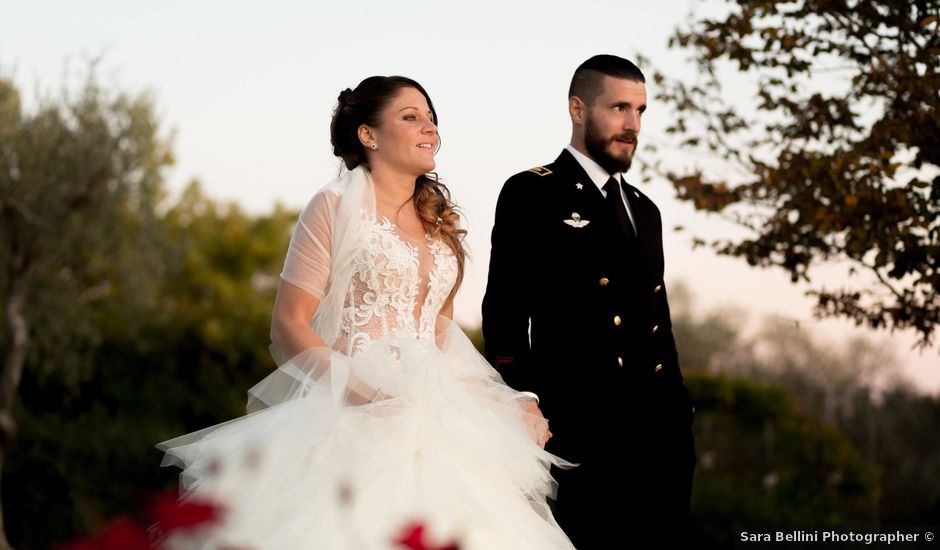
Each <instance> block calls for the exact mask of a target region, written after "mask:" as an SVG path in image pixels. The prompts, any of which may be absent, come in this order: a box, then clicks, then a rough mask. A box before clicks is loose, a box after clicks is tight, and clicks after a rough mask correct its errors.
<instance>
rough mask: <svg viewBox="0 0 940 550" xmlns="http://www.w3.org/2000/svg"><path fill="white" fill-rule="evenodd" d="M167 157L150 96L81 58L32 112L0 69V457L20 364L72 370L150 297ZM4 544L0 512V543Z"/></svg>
mask: <svg viewBox="0 0 940 550" xmlns="http://www.w3.org/2000/svg"><path fill="white" fill-rule="evenodd" d="M171 162H172V157H171V156H170V154H169V148H168V145H167V143H166V142H165V141H164V140H163V139H161V138H160V137H159V136H158V128H157V123H156V121H155V118H154V115H153V106H152V102H151V100H150V98H149V97H148V96H147V95H146V94H143V95H140V96H137V97H131V96H128V95H125V94H112V93H109V92H107V91H105V90H103V89H102V88H100V87H99V86H98V85H97V83H96V80H95V75H94V67H93V66H92V68H91V69H90V70H89V74H88V76H87V79H86V80H85V82H84V85H83V87H82V89H81V90H80V92H79V93H78V95H77V97H71V95H70V94H69V93H67V92H63V93H62V96H61V98H59V99H57V100H54V101H52V100H43V101H42V102H41V104H40V105H39V106H38V107H37V108H36V110H35V112H32V113H25V112H24V111H23V109H22V106H21V103H20V94H19V92H18V90H17V88H16V86H15V85H14V84H13V82H12V81H11V80H9V79H5V78H3V77H0V304H2V306H3V320H2V323H3V329H4V333H3V365H2V369H3V370H2V371H0V467H2V464H3V459H4V458H6V455H7V453H8V451H9V449H10V444H11V441H12V440H13V437H14V434H15V433H16V429H17V426H16V421H15V420H14V414H13V413H14V406H15V405H16V398H17V393H18V390H19V386H20V381H21V380H22V378H23V369H24V366H25V365H26V364H27V363H28V362H29V363H32V364H34V365H36V366H37V368H38V369H39V370H40V371H41V372H40V373H39V375H40V376H52V375H54V374H55V375H61V376H63V378H64V379H69V380H73V381H78V380H80V379H81V378H82V377H83V376H87V373H88V367H89V365H90V364H91V363H90V357H91V350H93V349H94V347H95V344H96V343H97V342H99V341H100V336H101V334H102V327H103V326H105V325H107V324H109V323H112V324H120V323H121V322H122V320H127V319H133V318H135V315H134V313H135V309H139V308H141V307H143V306H144V305H145V303H146V302H147V301H148V300H151V299H154V298H155V296H156V294H155V293H154V292H152V290H153V288H152V282H153V280H154V279H153V274H155V273H159V272H160V264H159V258H160V254H158V253H155V250H154V247H155V246H157V245H158V243H159V240H160V239H159V236H158V234H157V232H156V230H155V229H154V227H155V224H154V214H153V213H154V211H155V209H154V205H155V203H156V202H157V201H158V200H159V199H160V197H161V193H162V182H163V176H162V172H163V170H164V168H165V167H167V166H168V165H169V164H171ZM118 298H119V299H118ZM94 304H102V307H98V308H90V307H88V306H89V305H94ZM112 304H115V305H116V304H120V307H110V305H112ZM89 311H95V312H97V314H98V315H99V316H100V317H98V318H88V317H87V316H86V314H87V313H88V312H89ZM0 518H2V513H0ZM9 547H10V546H9V542H8V541H7V538H6V531H5V529H4V525H3V522H2V519H0V549H7V548H9Z"/></svg>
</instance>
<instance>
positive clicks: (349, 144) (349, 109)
mask: <svg viewBox="0 0 940 550" xmlns="http://www.w3.org/2000/svg"><path fill="white" fill-rule="evenodd" d="M402 88H414V89H416V90H418V91H419V92H421V94H422V95H423V96H424V98H425V99H426V100H427V102H428V107H430V108H431V115H432V116H433V117H434V123H435V124H437V123H438V120H437V111H436V110H434V103H432V102H431V96H429V95H428V93H427V92H426V91H425V89H424V87H422V86H421V85H420V84H418V83H417V82H415V81H414V80H412V79H410V78H407V77H404V76H370V77H369V78H367V79H365V80H363V81H362V82H360V83H359V85H358V86H356V89H354V90H350V89H349V88H346V89H345V90H343V91H342V92H340V93H339V98H338V104H337V105H336V110H335V111H333V120H332V121H331V122H330V143H331V144H332V145H333V154H334V155H336V156H338V157H340V158H342V159H343V163H344V164H345V165H346V168H347V169H349V170H352V169H353V168H356V167H357V166H360V165H363V166H365V167H367V168H368V167H369V163H368V159H367V158H366V151H365V147H364V146H363V145H362V142H361V141H359V136H358V131H359V126H361V125H363V124H365V125H368V126H373V127H378V126H379V125H380V120H379V115H380V113H381V112H382V110H383V109H384V108H385V107H386V106H387V105H388V104H389V103H390V102H391V101H392V99H393V98H394V97H395V96H396V95H397V94H398V92H399V90H401V89H402ZM411 199H412V201H413V202H414V206H415V211H416V212H417V213H418V219H420V220H421V225H422V226H423V227H424V232H425V233H427V234H428V235H430V236H431V238H437V237H440V238H442V239H443V240H444V242H445V243H447V246H449V247H450V249H451V250H452V251H453V252H454V256H455V257H456V258H457V282H456V283H455V284H454V288H453V289H451V292H450V295H449V296H448V297H447V302H446V303H448V304H449V303H451V302H452V301H453V299H454V296H455V295H456V294H457V289H458V288H460V283H461V282H462V281H463V273H464V262H465V260H466V257H467V251H466V249H465V248H464V243H463V241H464V237H465V236H466V234H467V231H466V230H465V229H461V228H460V226H459V225H458V224H459V222H460V213H459V212H458V209H457V205H455V204H454V203H453V202H451V200H450V190H449V189H447V186H446V185H444V184H443V183H442V182H441V181H440V180H439V179H438V177H437V174H436V173H434V172H431V173H428V174H423V175H421V176H418V178H417V179H416V180H415V191H414V195H412V197H411Z"/></svg>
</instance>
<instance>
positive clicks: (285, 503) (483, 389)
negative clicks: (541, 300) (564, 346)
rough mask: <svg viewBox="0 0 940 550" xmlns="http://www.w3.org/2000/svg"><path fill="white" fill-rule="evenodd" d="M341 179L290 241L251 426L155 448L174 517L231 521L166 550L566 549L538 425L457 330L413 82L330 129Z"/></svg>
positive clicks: (446, 245)
mask: <svg viewBox="0 0 940 550" xmlns="http://www.w3.org/2000/svg"><path fill="white" fill-rule="evenodd" d="M330 132H331V142H332V144H333V152H334V154H336V155H337V156H339V157H341V158H342V160H343V162H344V164H345V166H346V168H347V171H345V173H343V175H342V176H341V177H339V178H337V179H336V180H334V181H333V182H331V183H329V184H328V185H327V186H326V187H324V188H323V189H322V190H320V191H319V192H318V193H317V194H316V195H315V196H314V197H313V198H312V199H311V201H310V202H309V204H308V205H307V207H306V208H305V209H304V211H303V212H302V213H301V215H300V219H299V221H298V223H297V225H296V227H295V229H294V234H293V237H292V238H291V242H290V246H289V248H288V251H287V258H286V260H285V262H284V270H283V272H282V273H281V283H280V287H279V289H278V295H277V300H276V302H275V305H274V313H273V321H272V328H271V340H272V342H273V344H272V353H273V355H274V356H275V359H278V363H279V364H280V366H279V367H278V369H277V370H275V371H274V372H273V373H272V374H270V375H269V376H268V377H266V378H265V379H264V380H262V381H261V382H260V383H258V384H257V385H256V386H254V387H253V388H252V389H251V390H249V400H248V414H247V415H246V416H243V417H240V418H236V419H234V420H230V421H228V422H225V423H223V424H220V425H217V426H212V427H210V428H206V429H203V430H201V431H198V432H194V433H191V434H187V435H184V436H181V437H178V438H175V439H172V440H170V441H165V442H163V443H161V444H159V445H158V447H159V448H160V449H161V450H163V451H165V453H166V455H165V457H164V462H163V464H164V465H166V464H175V465H177V466H180V467H181V468H182V473H181V475H180V481H181V487H182V492H183V495H182V498H184V499H202V500H211V501H215V502H218V503H220V504H221V506H222V507H223V509H224V511H225V514H224V517H223V521H222V523H221V525H220V526H219V528H218V529H216V530H213V531H212V532H211V533H204V534H203V535H202V536H200V537H199V538H193V537H189V538H186V539H184V538H182V537H181V536H179V535H174V537H175V538H174V539H173V540H168V541H166V542H165V544H166V545H168V546H169V547H171V548H223V547H232V546H237V547H239V548H243V547H244V548H256V549H259V550H278V549H290V550H295V549H304V548H317V549H320V548H326V549H347V548H348V549H352V548H356V549H359V548H362V549H372V548H375V549H380V548H393V547H394V542H393V541H394V539H395V536H396V535H397V534H398V533H399V532H400V531H401V529H402V527H403V526H405V525H407V524H409V523H411V522H420V523H421V524H422V525H425V526H426V528H427V531H428V534H429V535H430V536H431V538H432V539H434V540H436V541H438V542H441V543H442V542H450V541H454V542H456V543H457V544H458V545H459V547H460V548H461V549H462V550H474V549H487V550H493V549H502V548H505V549H512V550H520V549H526V548H531V549H539V550H542V549H552V548H573V547H572V545H571V542H570V541H569V540H568V538H567V537H566V536H565V535H564V533H563V532H562V531H561V529H560V528H559V527H558V525H557V523H556V522H555V520H554V518H553V517H552V514H551V511H550V509H549V508H548V506H547V504H546V497H550V496H553V494H554V493H553V492H554V489H555V487H554V480H553V479H552V478H551V476H550V475H549V468H550V466H551V465H552V464H555V465H558V466H561V467H571V466H572V465H571V464H569V463H566V462H564V461H563V460H561V459H559V458H557V457H555V456H553V455H551V454H549V453H547V452H546V451H545V450H544V449H543V447H544V445H545V442H546V440H547V439H548V438H549V437H551V433H550V432H549V431H548V427H547V424H546V421H545V420H544V419H543V418H541V416H540V415H537V414H530V413H528V412H526V411H531V410H533V409H534V410H536V411H537V408H535V407H534V406H533V404H532V403H531V401H528V402H527V400H528V399H529V397H528V396H527V395H526V394H523V393H520V392H517V391H515V390H513V389H512V388H510V387H508V386H506V385H505V384H504V383H503V382H502V380H501V378H500V377H499V375H498V374H497V373H496V371H494V370H493V369H492V368H491V367H490V366H489V364H488V363H486V361H485V360H484V359H483V358H482V357H481V356H480V355H479V354H478V353H477V352H476V350H475V349H474V347H473V345H472V344H471V343H470V341H469V340H468V339H467V338H466V336H464V334H463V332H462V331H461V330H460V328H459V327H458V326H457V325H456V324H455V323H453V322H452V321H451V319H452V316H453V302H454V295H455V293H456V292H457V288H458V287H459V286H460V281H461V279H462V277H463V270H464V258H465V252H464V248H463V236H464V234H465V231H464V230H462V229H460V228H459V227H458V223H459V215H458V214H457V212H456V210H455V207H454V205H453V204H452V203H451V202H450V198H449V197H450V195H449V193H448V191H447V188H446V187H445V186H444V185H443V184H442V183H440V182H439V181H437V178H436V176H431V175H428V174H429V173H430V172H431V171H432V170H434V167H435V162H434V155H435V153H436V151H437V147H438V145H439V137H438V132H437V114H436V112H435V110H434V106H433V104H432V103H431V99H430V97H429V96H428V94H427V92H425V90H424V88H422V87H421V85H420V84H418V83H417V82H415V81H413V80H411V79H408V78H404V77H397V76H393V77H381V76H375V77H370V78H367V79H365V80H363V81H362V82H361V83H360V84H359V86H357V87H356V89H355V90H349V89H346V90H344V91H343V92H342V93H340V95H339V104H338V106H337V108H336V111H335V113H334V115H333V120H332V123H331V125H330Z"/></svg>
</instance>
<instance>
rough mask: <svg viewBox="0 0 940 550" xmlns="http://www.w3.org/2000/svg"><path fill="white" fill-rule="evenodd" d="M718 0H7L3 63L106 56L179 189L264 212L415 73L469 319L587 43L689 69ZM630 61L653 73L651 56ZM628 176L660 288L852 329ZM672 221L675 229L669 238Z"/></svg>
mask: <svg viewBox="0 0 940 550" xmlns="http://www.w3.org/2000/svg"><path fill="white" fill-rule="evenodd" d="M720 5H721V3H718V4H715V3H708V2H705V3H703V2H699V1H694V0H659V1H656V2H633V1H623V0H621V1H596V2H580V3H578V7H575V5H574V3H556V2H551V1H548V2H546V1H539V2H536V1H524V2H505V1H504V2H492V1H486V2H476V3H473V4H471V3H459V4H458V3H455V2H426V1H414V0H404V1H399V2H379V1H375V0H363V1H357V2H343V3H339V2H337V3H335V5H330V6H318V5H317V3H315V2H312V1H308V2H299V1H298V2H288V1H268V2H263V3H262V2H253V3H249V2H233V1H226V2H221V1H200V2H182V1H177V0H173V1H163V2H159V3H153V2H149V3H142V2H139V3H136V2H126V1H120V2H119V1H99V0H90V1H88V2H80V3H79V2H68V1H64V0H63V1H58V2H55V1H45V0H31V1H29V2H23V1H10V0H0V71H2V72H3V73H5V74H10V73H11V72H12V74H13V76H14V79H15V81H16V82H17V84H18V85H19V86H20V87H21V88H22V89H23V90H24V92H25V95H26V98H25V99H27V100H29V99H30V98H31V97H33V96H34V94H35V90H36V89H37V87H38V88H40V89H43V90H45V91H47V92H48V91H50V90H55V89H58V87H59V86H60V85H61V83H62V81H63V75H65V74H67V72H70V73H71V74H73V75H75V74H78V73H80V72H81V70H82V69H83V68H84V59H85V58H87V57H94V56H99V55H103V61H102V63H101V65H100V67H101V70H100V74H101V76H102V77H103V78H102V80H103V81H104V82H105V83H107V84H114V85H115V86H116V87H119V88H121V89H123V90H128V91H138V92H139V91H143V90H150V91H152V92H153V94H154V96H155V97H156V104H157V108H158V115H159V118H160V120H161V121H162V122H163V124H164V129H165V130H166V131H167V132H169V131H170V130H173V131H174V132H175V140H174V148H173V149H174V152H175V154H176V159H177V164H176V166H175V168H174V169H173V171H172V172H171V173H170V177H169V184H170V188H171V190H172V191H174V192H178V191H179V190H181V189H182V188H183V186H184V185H185V184H186V183H187V182H188V181H190V180H191V179H192V178H198V179H200V180H201V181H202V183H203V185H204V188H205V189H206V191H207V192H208V193H209V194H210V195H211V196H212V197H214V198H216V199H221V200H233V201H237V202H238V203H239V204H240V205H242V207H244V208H245V209H247V210H249V211H251V212H256V213H260V212H264V211H267V210H268V209H270V208H271V206H272V205H273V204H274V203H275V202H280V203H282V204H285V205H287V206H289V207H292V208H297V209H300V208H302V207H303V205H304V204H306V202H307V200H308V199H309V198H310V197H311V196H312V195H313V194H314V193H315V192H316V191H317V190H318V189H319V188H320V187H322V186H323V185H324V184H326V183H327V182H328V181H329V180H330V179H331V178H333V177H334V176H335V175H336V172H337V167H338V161H337V159H335V158H334V157H333V156H332V154H331V152H330V145H329V120H330V115H331V112H332V109H333V107H334V105H335V102H336V96H337V95H338V93H339V91H340V90H342V89H343V88H346V87H355V85H356V84H357V83H358V82H359V81H360V80H362V79H363V78H365V77H367V76H370V75H374V74H385V75H388V74H402V75H405V76H409V77H412V78H414V79H416V80H418V81H419V82H421V83H422V84H423V85H424V87H425V88H426V89H427V90H428V92H429V93H430V95H431V98H432V99H433V101H434V103H435V107H436V108H437V111H438V114H439V116H440V122H441V124H440V132H441V136H442V141H443V148H442V149H441V151H440V153H439V154H438V156H437V163H438V166H437V169H438V173H439V174H440V175H441V177H442V178H443V179H444V180H445V182H446V183H447V184H448V186H449V187H450V189H451V191H452V193H453V195H454V198H455V199H456V201H457V202H458V204H460V205H461V207H462V209H463V211H464V213H465V214H466V218H467V226H468V229H469V231H470V235H469V245H470V248H471V250H472V253H473V258H472V261H471V263H470V265H469V267H468V271H467V275H466V279H465V283H464V286H463V289H462V291H461V294H460V295H459V297H458V300H457V312H456V316H457V319H458V320H459V321H460V322H462V323H464V324H467V325H476V324H478V323H479V316H480V313H479V310H480V301H481V299H482V295H483V290H484V287H485V281H486V268H487V263H488V259H489V234H490V229H491V227H492V222H493V210H494V207H495V204H496V197H497V194H498V193H499V189H500V187H501V185H502V183H503V182H504V181H505V180H506V178H508V177H509V176H511V175H512V174H514V173H516V172H519V171H521V170H525V169H528V168H530V167H532V166H537V165H541V164H546V163H549V162H551V161H553V160H554V159H555V157H556V156H557V155H558V153H559V152H560V151H561V149H562V148H563V147H564V145H565V144H567V143H568V139H569V137H570V121H569V120H568V117H567V110H566V99H567V98H566V95H567V89H568V83H569V80H570V78H571V74H572V72H573V71H574V69H575V68H576V67H577V66H578V64H580V63H581V62H582V61H584V60H585V59H587V58H588V57H590V56H592V55H594V54H597V53H613V54H617V55H621V56H624V57H629V58H633V57H635V54H636V53H642V54H643V55H644V56H646V57H647V58H649V59H650V61H651V63H652V64H653V65H654V66H655V67H657V68H659V69H660V70H662V71H664V72H666V73H668V74H669V75H670V76H673V77H677V78H684V79H687V80H691V79H692V78H694V74H695V73H694V69H693V68H692V67H691V66H689V65H688V64H687V63H685V61H684V59H685V57H686V56H685V54H684V53H682V52H679V51H674V50H667V48H666V41H667V38H668V36H669V35H670V33H671V31H672V30H673V29H674V28H675V27H676V25H678V24H681V23H682V22H683V21H684V20H685V18H686V16H687V15H688V14H689V12H690V11H691V10H693V9H695V10H696V12H697V13H703V11H704V10H710V11H714V10H715V9H720ZM66 67H68V70H67V69H66ZM641 68H643V69H644V70H646V72H647V75H648V76H650V75H651V73H652V69H651V67H649V66H645V67H641ZM649 80H650V82H649V83H648V86H649V88H650V90H649V91H650V93H649V96H650V99H651V101H650V105H649V109H648V111H647V112H646V114H645V115H644V120H643V124H644V126H643V130H642V132H641V134H640V147H639V150H638V153H637V155H638V157H643V156H644V155H646V157H647V158H650V157H651V153H648V152H647V153H644V150H643V145H644V143H657V144H659V145H661V146H662V145H664V144H666V143H667V142H666V138H665V137H664V136H665V134H664V133H663V132H662V129H663V128H664V127H665V126H666V125H667V124H668V122H669V113H668V112H666V110H665V108H664V107H660V106H659V105H657V104H656V103H655V102H654V101H652V96H653V92H654V91H655V90H654V89H653V86H654V85H653V84H652V82H651V80H652V79H649ZM732 88H734V89H735V90H745V89H746V87H744V86H742V87H738V86H733V87H732ZM746 99H747V96H742V101H746ZM665 150H666V151H668V153H669V154H668V157H666V158H665V159H664V160H665V161H666V162H669V163H670V164H671V165H673V166H675V167H676V168H679V167H690V166H698V165H708V164H709V161H708V159H703V158H701V157H700V156H697V155H694V154H691V152H687V151H683V150H681V149H678V148H667V149H665ZM662 151H663V149H662V147H661V149H660V152H661V153H662ZM633 176H634V180H633V181H632V183H634V184H635V185H637V186H638V187H640V189H641V190H643V191H644V192H645V193H646V194H648V195H649V196H650V197H651V198H652V199H653V200H654V201H655V202H656V203H657V204H658V205H659V207H660V210H661V211H662V215H663V222H664V223H663V225H664V227H665V228H667V231H666V234H665V235H664V240H665V253H666V280H667V284H669V283H671V282H678V281H683V282H684V283H685V284H686V285H688V286H689V287H690V288H691V290H692V291H693V293H694V295H695V298H696V304H697V305H698V306H699V307H700V308H702V309H710V308H714V307H719V306H726V305H728V306H737V307H739V308H742V309H746V310H747V311H749V312H751V315H752V316H753V318H755V319H757V318H759V317H760V316H762V315H775V316H782V317H785V318H790V319H793V320H794V321H799V322H800V323H801V324H802V326H804V327H806V328H808V329H809V330H810V332H812V333H813V334H814V335H816V336H818V338H819V341H820V342H828V343H830V344H831V345H832V346H834V347H839V346H842V345H843V342H844V341H845V340H846V338H847V336H849V335H850V334H854V333H855V330H854V329H853V328H852V327H851V325H850V323H847V322H842V321H825V322H818V321H814V320H812V317H811V314H810V312H811V306H812V303H813V302H812V300H811V299H809V298H806V297H804V296H803V292H804V291H805V290H806V287H803V286H795V285H792V284H791V283H790V282H789V279H788V277H787V276H786V275H785V274H784V273H783V272H779V271H761V270H755V269H752V268H749V267H748V266H747V265H746V264H745V263H744V262H743V261H742V260H736V259H728V258H719V257H716V256H715V255H714V254H712V253H710V252H708V251H705V250H698V251H692V250H691V246H690V238H691V236H692V235H699V236H705V237H718V236H733V235H736V234H740V233H737V231H738V230H737V229H736V228H733V227H731V226H729V225H727V224H724V223H721V222H718V221H716V220H713V219H711V218H708V217H706V216H705V215H703V214H699V213H696V212H694V211H693V209H692V208H691V207H690V206H687V205H686V204H684V203H681V202H679V201H677V200H676V199H674V198H673V197H674V192H673V190H672V188H671V186H670V185H669V184H668V183H667V182H665V181H656V180H654V181H653V182H651V183H649V184H643V183H640V181H639V176H638V175H636V174H634V175H633ZM679 224H681V225H684V226H685V227H686V228H687V230H686V231H685V232H682V233H675V232H672V231H671V230H669V228H671V227H673V226H675V225H679ZM843 277H844V270H842V269H838V268H833V269H826V270H823V271H820V272H819V273H818V275H817V277H816V279H814V280H819V281H823V282H825V283H826V284H828V285H829V286H837V285H839V286H841V282H842V278H843ZM546 299H550V297H546ZM572 319H573V321H574V319H575V312H572ZM871 337H872V338H874V339H876V341H879V342H881V343H882V344H883V345H885V346H889V347H894V348H896V349H897V353H898V357H899V361H900V362H901V364H902V365H903V367H904V368H903V370H904V372H906V373H907V374H908V375H909V376H910V377H911V378H912V379H914V380H915V382H916V384H917V385H918V386H919V387H921V388H923V389H925V390H928V391H932V392H940V354H938V348H937V346H934V348H933V349H932V350H929V351H927V352H925V353H922V354H921V353H918V352H914V351H911V350H910V347H911V344H912V342H913V341H914V339H913V336H912V335H909V334H894V335H889V334H887V333H872V335H871ZM680 355H681V350H680Z"/></svg>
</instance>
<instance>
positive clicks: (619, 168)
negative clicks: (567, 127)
mask: <svg viewBox="0 0 940 550" xmlns="http://www.w3.org/2000/svg"><path fill="white" fill-rule="evenodd" d="M617 140H621V141H628V142H631V143H633V151H634V152H635V151H636V147H637V145H638V144H639V142H638V141H637V135H636V132H632V131H627V132H624V133H622V134H615V135H613V136H610V137H607V136H605V135H603V134H601V131H600V130H599V129H598V127H597V125H596V124H594V120H593V119H592V118H591V117H590V116H588V117H587V120H586V121H585V124H584V146H585V148H586V149H587V152H588V154H589V155H591V158H592V159H594V161H595V162H597V163H598V164H600V165H601V168H603V169H604V170H607V173H609V174H616V173H618V172H626V171H627V170H629V169H630V165H631V164H632V162H633V152H631V151H629V150H625V151H624V152H623V153H621V154H619V155H615V154H614V153H612V152H611V148H610V146H611V144H613V142H614V141H617Z"/></svg>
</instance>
